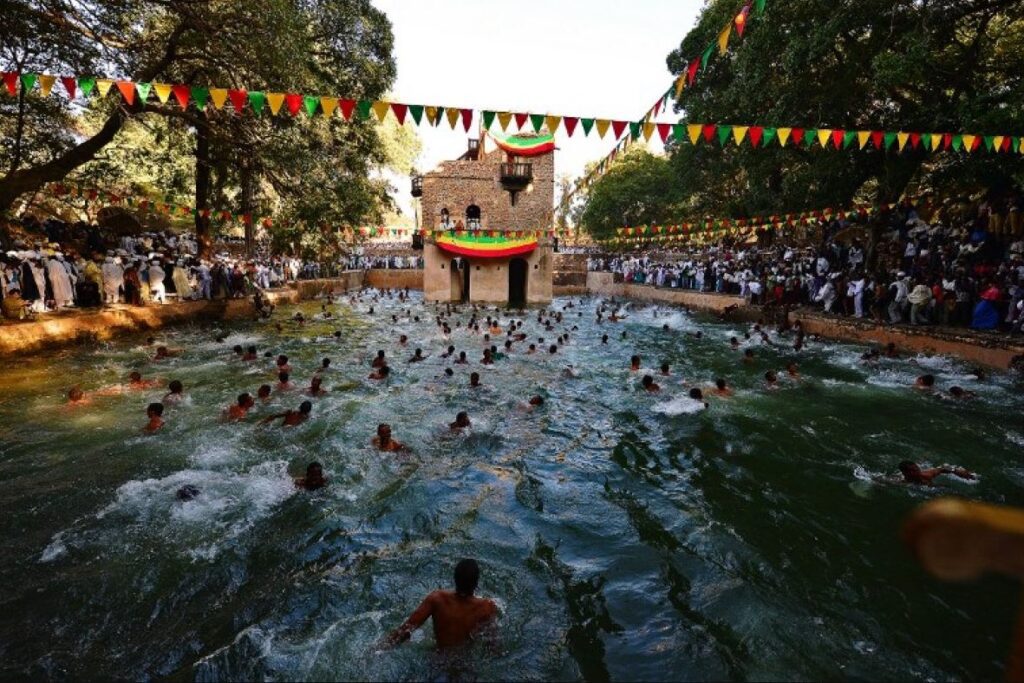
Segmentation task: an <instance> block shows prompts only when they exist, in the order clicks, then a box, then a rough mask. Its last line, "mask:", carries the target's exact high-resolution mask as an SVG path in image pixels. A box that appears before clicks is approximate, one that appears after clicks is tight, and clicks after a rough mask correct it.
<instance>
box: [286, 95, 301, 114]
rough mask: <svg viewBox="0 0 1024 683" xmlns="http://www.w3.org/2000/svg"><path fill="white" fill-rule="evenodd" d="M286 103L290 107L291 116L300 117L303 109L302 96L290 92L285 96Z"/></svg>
mask: <svg viewBox="0 0 1024 683" xmlns="http://www.w3.org/2000/svg"><path fill="white" fill-rule="evenodd" d="M284 103H285V104H286V105H287V106H288V113H289V114H291V115H292V116H298V115H299V109H301V108H302V95H298V94H296V93H293V92H290V93H288V94H287V95H285V96H284Z"/></svg>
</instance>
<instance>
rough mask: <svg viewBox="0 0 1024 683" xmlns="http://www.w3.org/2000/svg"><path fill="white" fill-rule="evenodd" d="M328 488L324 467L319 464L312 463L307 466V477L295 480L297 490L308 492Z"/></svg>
mask: <svg viewBox="0 0 1024 683" xmlns="http://www.w3.org/2000/svg"><path fill="white" fill-rule="evenodd" d="M325 486H327V478H326V477H325V476H324V466H323V465H321V464H320V463H318V462H311V463H309V465H307V466H306V476H304V477H298V478H297V479H296V480H295V488H299V489H305V490H307V491H316V490H317V489H322V488H323V487H325Z"/></svg>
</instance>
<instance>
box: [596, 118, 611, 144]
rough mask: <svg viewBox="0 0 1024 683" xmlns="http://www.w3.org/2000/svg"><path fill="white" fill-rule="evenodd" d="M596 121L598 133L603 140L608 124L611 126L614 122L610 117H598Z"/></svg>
mask: <svg viewBox="0 0 1024 683" xmlns="http://www.w3.org/2000/svg"><path fill="white" fill-rule="evenodd" d="M594 123H595V124H597V134H598V135H599V136H600V137H601V139H602V140H603V139H604V134H605V133H607V132H608V126H610V125H611V123H612V122H611V121H609V120H608V119H598V120H597V121H595V122H594Z"/></svg>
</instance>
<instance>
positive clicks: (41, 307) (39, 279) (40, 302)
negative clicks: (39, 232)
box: [28, 251, 46, 313]
mask: <svg viewBox="0 0 1024 683" xmlns="http://www.w3.org/2000/svg"><path fill="white" fill-rule="evenodd" d="M41 258H42V256H41V255H40V253H39V252H38V251H36V252H33V253H32V260H31V261H29V262H28V269H29V271H30V272H31V273H32V279H33V280H34V281H35V284H36V288H37V289H38V290H39V298H38V299H35V300H33V301H32V310H33V311H34V312H35V313H42V312H43V311H45V310H46V271H45V270H44V269H43V264H42V261H41V260H40V259H41Z"/></svg>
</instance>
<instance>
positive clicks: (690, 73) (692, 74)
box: [686, 57, 700, 85]
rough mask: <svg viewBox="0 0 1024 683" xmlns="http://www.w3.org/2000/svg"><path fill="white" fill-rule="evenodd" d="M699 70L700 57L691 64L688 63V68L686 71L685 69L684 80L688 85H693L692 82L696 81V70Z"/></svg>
mask: <svg viewBox="0 0 1024 683" xmlns="http://www.w3.org/2000/svg"><path fill="white" fill-rule="evenodd" d="M699 68H700V57H697V58H696V59H694V60H693V61H692V62H690V66H689V67H687V69H686V80H687V81H689V84H690V85H693V82H694V80H696V78H697V69H699Z"/></svg>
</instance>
